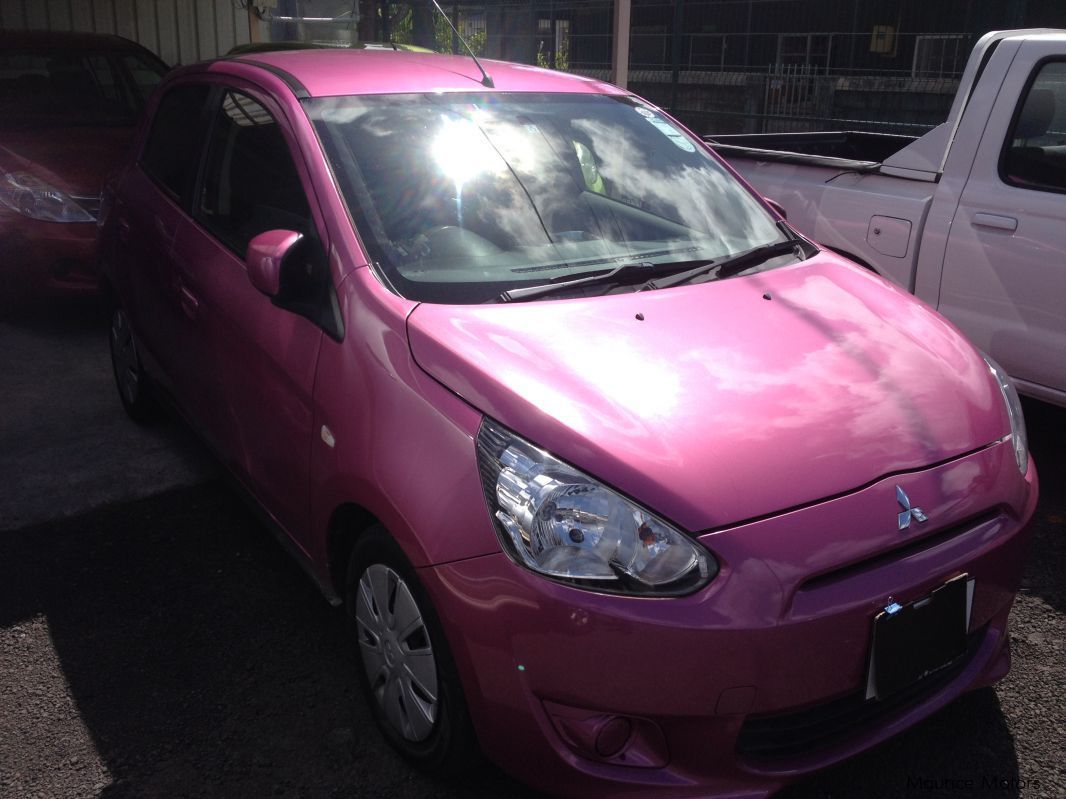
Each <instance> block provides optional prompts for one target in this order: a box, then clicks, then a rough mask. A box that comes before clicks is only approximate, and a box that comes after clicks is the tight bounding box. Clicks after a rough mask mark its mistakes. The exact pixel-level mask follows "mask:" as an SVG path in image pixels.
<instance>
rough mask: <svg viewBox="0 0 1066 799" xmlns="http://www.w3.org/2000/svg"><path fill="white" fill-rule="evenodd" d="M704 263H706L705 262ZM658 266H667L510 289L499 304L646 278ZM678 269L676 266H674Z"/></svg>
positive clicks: (628, 267) (645, 265) (638, 266)
mask: <svg viewBox="0 0 1066 799" xmlns="http://www.w3.org/2000/svg"><path fill="white" fill-rule="evenodd" d="M703 263H706V261H704V262H703ZM657 266H665V264H653V263H651V262H650V261H640V262H637V263H628V264H620V265H618V266H616V267H615V268H614V269H611V270H609V271H607V272H598V273H597V274H595V275H586V276H585V277H579V278H576V279H575V280H563V281H561V282H559V283H542V284H541V285H538V286H523V287H522V288H517V289H510V290H508V291H505V292H503V294H501V295H500V296H499V297H497V298H496V300H497V302H514V301H515V300H532V299H534V298H536V297H546V296H548V295H549V294H555V293H556V292H558V291H566V290H567V289H571V288H574V287H576V286H584V285H587V284H589V283H603V282H610V281H615V280H617V279H619V278H628V277H634V276H636V277H640V278H643V277H646V276H647V275H648V273H649V272H650V271H651V270H653V269H655V268H656V267H657ZM673 266H675V268H676V266H677V265H676V264H674V265H673Z"/></svg>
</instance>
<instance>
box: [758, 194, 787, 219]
mask: <svg viewBox="0 0 1066 799" xmlns="http://www.w3.org/2000/svg"><path fill="white" fill-rule="evenodd" d="M762 199H763V202H765V203H766V204H767V205H769V206H770V207H771V208H773V209H774V213H776V214H777V215H778V216H780V217H781V218H782V219H788V212H787V211H785V206H783V205H781V203H779V202H778V201H777V200H771V199H770V198H769V197H763V198H762Z"/></svg>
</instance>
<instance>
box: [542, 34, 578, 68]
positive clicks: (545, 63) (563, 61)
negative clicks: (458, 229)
mask: <svg viewBox="0 0 1066 799" xmlns="http://www.w3.org/2000/svg"><path fill="white" fill-rule="evenodd" d="M551 60H552V54H551V50H550V49H548V43H547V42H545V41H541V42H540V44H539V46H538V47H537V66H538V67H544V68H545V69H557V70H559V71H560V72H567V71H569V69H570V40H569V39H563V40H562V41H561V42H559V46H558V47H556V48H555V66H554V67H552V63H551Z"/></svg>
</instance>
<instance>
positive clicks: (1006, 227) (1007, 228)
mask: <svg viewBox="0 0 1066 799" xmlns="http://www.w3.org/2000/svg"><path fill="white" fill-rule="evenodd" d="M972 224H973V226H974V227H986V228H990V229H992V230H1002V231H1004V232H1006V233H1013V232H1014V231H1016V230H1017V229H1018V220H1017V219H1015V218H1014V217H1013V216H1000V215H999V214H981V213H977V214H974V215H973V222H972Z"/></svg>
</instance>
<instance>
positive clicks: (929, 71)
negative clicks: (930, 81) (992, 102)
mask: <svg viewBox="0 0 1066 799" xmlns="http://www.w3.org/2000/svg"><path fill="white" fill-rule="evenodd" d="M969 57H970V45H969V41H968V38H967V37H966V35H965V34H961V33H958V34H955V33H952V34H945V35H942V36H941V35H937V36H919V37H917V38H916V39H915V41H914V65H913V67H912V69H911V74H912V75H913V76H914V77H916V78H951V77H955V76H956V75H961V74H962V70H963V67H965V66H966V59H967V58H969Z"/></svg>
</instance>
